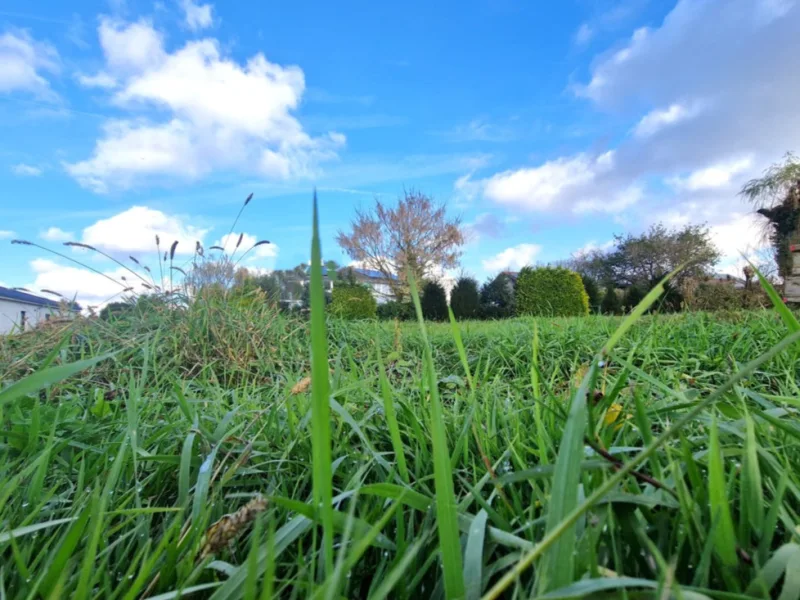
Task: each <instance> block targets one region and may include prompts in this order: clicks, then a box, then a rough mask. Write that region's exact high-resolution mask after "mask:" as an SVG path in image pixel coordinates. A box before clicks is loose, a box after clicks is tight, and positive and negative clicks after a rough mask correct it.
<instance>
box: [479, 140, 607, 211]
mask: <svg viewBox="0 0 800 600" xmlns="http://www.w3.org/2000/svg"><path fill="white" fill-rule="evenodd" d="M613 164H614V153H613V152H606V153H604V154H601V155H600V156H597V157H592V156H589V155H587V154H577V155H575V156H571V157H565V158H558V159H555V160H551V161H548V162H545V163H544V164H542V165H540V166H538V167H529V168H522V169H517V170H509V171H504V172H502V173H498V174H496V175H493V176H492V177H489V178H488V179H484V180H483V181H482V185H483V194H484V196H485V197H486V198H488V199H489V200H492V201H494V202H497V203H498V204H503V205H505V206H510V207H516V208H522V209H525V210H548V209H551V208H559V209H561V208H563V205H564V204H566V203H572V202H575V201H576V200H577V198H578V197H579V195H580V194H579V192H581V190H583V189H585V188H586V186H587V185H588V184H590V183H592V181H593V180H594V179H595V178H596V177H597V176H598V175H599V174H602V173H604V172H606V171H608V170H609V169H611V168H612V166H613Z"/></svg>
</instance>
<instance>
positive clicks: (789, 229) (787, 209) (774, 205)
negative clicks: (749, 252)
mask: <svg viewBox="0 0 800 600" xmlns="http://www.w3.org/2000/svg"><path fill="white" fill-rule="evenodd" d="M740 194H741V195H742V196H744V197H745V198H746V199H747V200H748V201H750V202H751V203H752V204H753V205H755V206H756V208H757V210H756V212H757V213H758V214H760V215H761V216H762V217H766V219H767V221H766V223H765V229H764V233H765V236H766V237H767V238H768V239H769V241H770V243H771V245H772V248H773V251H774V253H775V262H777V264H778V274H779V275H780V276H781V277H784V278H785V277H786V276H788V275H790V274H791V272H792V254H791V251H790V249H789V246H790V243H791V241H790V238H791V235H792V234H793V233H794V232H795V231H796V230H797V228H798V225H799V224H800V161H799V160H798V159H797V158H796V157H795V156H794V155H792V154H787V155H786V157H785V158H784V161H783V162H782V163H778V164H775V165H772V166H771V167H770V168H769V169H767V170H766V171H765V172H764V175H763V176H762V177H760V178H758V179H751V180H750V181H748V182H747V183H746V184H745V185H744V187H743V188H742V191H741V192H740Z"/></svg>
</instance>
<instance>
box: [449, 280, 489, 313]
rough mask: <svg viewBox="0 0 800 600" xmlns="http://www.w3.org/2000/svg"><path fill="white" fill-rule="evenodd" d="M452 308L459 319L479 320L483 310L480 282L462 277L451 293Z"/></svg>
mask: <svg viewBox="0 0 800 600" xmlns="http://www.w3.org/2000/svg"><path fill="white" fill-rule="evenodd" d="M450 308H452V309H453V315H455V317H456V318H457V319H477V318H478V314H479V313H480V309H481V298H480V294H479V293H478V282H477V281H475V280H474V279H472V278H471V277H461V278H460V279H459V280H458V282H457V283H456V286H455V287H454V288H453V291H452V292H451V293H450Z"/></svg>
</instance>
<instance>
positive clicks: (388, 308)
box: [378, 300, 414, 321]
mask: <svg viewBox="0 0 800 600" xmlns="http://www.w3.org/2000/svg"><path fill="white" fill-rule="evenodd" d="M378 318H379V319H383V320H394V319H399V320H401V321H410V320H411V319H413V318H414V305H413V304H411V302H397V301H396V300H390V301H389V302H384V303H383V304H378Z"/></svg>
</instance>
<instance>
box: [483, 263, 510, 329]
mask: <svg viewBox="0 0 800 600" xmlns="http://www.w3.org/2000/svg"><path fill="white" fill-rule="evenodd" d="M480 301H481V315H482V316H483V318H485V319H506V318H508V317H512V316H514V313H515V310H516V305H517V304H516V299H515V295H514V278H513V277H511V275H509V274H508V273H500V274H499V275H498V276H497V277H495V278H494V279H489V280H488V281H487V282H486V283H484V284H483V286H482V287H481V298H480Z"/></svg>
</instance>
